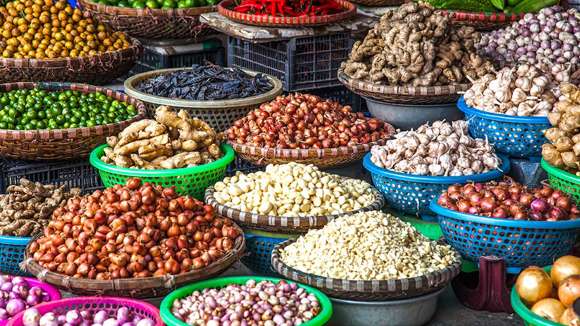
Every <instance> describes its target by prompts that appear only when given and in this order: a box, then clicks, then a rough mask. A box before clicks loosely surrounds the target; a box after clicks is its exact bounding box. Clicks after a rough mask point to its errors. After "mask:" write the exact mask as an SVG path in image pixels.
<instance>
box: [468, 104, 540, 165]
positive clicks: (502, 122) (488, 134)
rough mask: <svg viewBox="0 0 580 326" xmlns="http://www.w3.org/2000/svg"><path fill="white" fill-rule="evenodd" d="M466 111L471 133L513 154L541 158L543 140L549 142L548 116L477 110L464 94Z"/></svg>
mask: <svg viewBox="0 0 580 326" xmlns="http://www.w3.org/2000/svg"><path fill="white" fill-rule="evenodd" d="M457 107H458V108H459V110H461V111H463V113H465V118H466V120H467V122H468V127H467V128H468V130H469V134H470V135H471V136H473V137H475V138H487V139H488V140H489V142H490V143H491V144H492V145H493V146H494V148H495V149H496V150H497V151H498V152H500V153H504V154H506V155H508V156H510V157H517V158H538V160H539V158H540V156H541V154H542V144H544V143H545V142H546V137H544V133H543V131H544V130H546V129H548V128H550V127H551V126H550V122H549V121H548V118H547V117H519V116H511V115H507V114H497V113H491V112H486V111H482V110H477V109H475V108H472V107H470V106H468V105H467V104H466V103H465V99H464V98H463V96H462V97H461V98H459V101H457Z"/></svg>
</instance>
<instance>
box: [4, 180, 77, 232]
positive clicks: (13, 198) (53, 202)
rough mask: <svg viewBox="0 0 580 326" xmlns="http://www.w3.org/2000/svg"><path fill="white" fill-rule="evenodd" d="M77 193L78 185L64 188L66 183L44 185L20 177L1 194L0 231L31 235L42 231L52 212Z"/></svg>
mask: <svg viewBox="0 0 580 326" xmlns="http://www.w3.org/2000/svg"><path fill="white" fill-rule="evenodd" d="M79 194H80V189H78V188H73V189H71V190H70V191H66V189H65V186H55V185H43V184H40V183H38V182H36V183H34V182H31V181H29V180H27V179H20V183H19V184H17V185H10V186H8V187H7V188H6V194H2V195H0V235H8V236H16V237H32V236H36V235H40V234H42V231H43V229H44V227H45V226H46V225H47V224H48V222H49V220H50V217H51V215H52V212H53V211H54V210H55V209H56V208H57V207H60V206H62V205H64V204H65V203H66V201H67V200H68V199H69V198H71V197H74V196H78V195H79Z"/></svg>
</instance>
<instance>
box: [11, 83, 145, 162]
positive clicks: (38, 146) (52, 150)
mask: <svg viewBox="0 0 580 326" xmlns="http://www.w3.org/2000/svg"><path fill="white" fill-rule="evenodd" d="M33 88H40V89H45V90H51V91H58V90H67V89H70V90H75V91H80V92H83V93H94V92H100V93H103V94H105V95H106V96H109V97H112V98H114V99H116V100H119V101H122V102H126V103H129V104H132V105H134V106H135V108H137V110H138V114H137V115H136V116H134V117H133V118H131V119H129V120H125V121H121V122H117V123H110V124H107V125H99V126H94V127H84V128H69V129H42V130H6V129H0V155H2V156H4V157H8V158H12V159H22V160H66V159H74V158H81V157H88V156H89V154H90V152H91V150H92V149H93V148H95V147H97V146H98V145H100V144H102V143H104V142H105V141H106V138H107V137H108V136H112V135H117V134H118V133H119V132H121V131H122V130H123V129H125V127H127V126H129V125H130V124H131V123H133V122H135V121H138V120H141V119H143V118H144V117H145V106H144V105H143V103H141V102H140V101H137V100H135V99H132V98H130V97H128V96H127V95H125V94H123V93H119V92H115V91H113V90H111V89H108V88H102V87H97V86H91V85H84V84H69V83H11V84H2V85H0V92H7V91H10V90H14V89H33Z"/></svg>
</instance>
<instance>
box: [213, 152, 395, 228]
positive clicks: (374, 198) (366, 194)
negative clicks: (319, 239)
mask: <svg viewBox="0 0 580 326" xmlns="http://www.w3.org/2000/svg"><path fill="white" fill-rule="evenodd" d="M205 200H206V202H207V203H208V204H209V205H211V206H212V207H214V208H215V209H216V211H217V212H218V213H219V214H220V215H223V216H227V217H229V218H231V219H233V220H235V221H237V222H239V223H240V224H241V225H242V226H245V227H250V228H255V229H261V230H264V231H273V232H289V233H297V232H304V231H306V230H308V229H311V228H320V227H322V226H324V225H326V224H327V223H328V221H330V220H332V219H334V218H336V217H337V216H340V215H345V214H353V213H356V212H360V211H368V210H376V209H380V208H381V207H382V206H383V203H384V202H383V198H382V196H381V194H380V193H379V192H378V191H376V190H375V189H374V188H373V187H372V186H371V185H370V184H368V183H366V182H364V181H362V180H356V179H350V178H344V177H340V176H338V175H334V174H330V173H326V172H323V171H320V170H319V169H318V168H317V167H316V166H314V165H304V164H298V163H287V164H281V165H268V166H267V167H266V170H265V171H258V172H254V173H250V174H241V173H238V174H236V175H235V176H233V177H226V178H224V180H223V181H220V182H218V183H216V184H215V185H214V186H213V187H210V188H208V190H207V191H206V194H205Z"/></svg>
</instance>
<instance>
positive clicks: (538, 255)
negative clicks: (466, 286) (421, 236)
mask: <svg viewBox="0 0 580 326" xmlns="http://www.w3.org/2000/svg"><path fill="white" fill-rule="evenodd" d="M430 207H431V210H432V211H433V212H435V213H436V214H437V219H438V220H439V225H440V226H441V230H442V231H443V236H444V237H445V240H446V241H447V243H449V244H450V245H451V246H452V247H453V248H455V249H456V250H457V251H459V253H460V254H461V256H463V258H464V259H467V260H470V261H473V262H477V261H478V260H479V258H480V257H482V256H497V257H501V258H503V259H504V261H505V263H506V266H507V270H508V273H519V272H520V271H521V269H522V268H526V267H528V266H530V265H534V266H547V265H550V264H552V263H553V262H554V259H556V258H558V257H561V256H564V255H566V254H568V253H570V251H571V250H572V248H573V247H574V244H575V242H576V238H577V236H578V234H580V219H578V220H569V221H558V222H541V221H515V220H509V219H500V218H491V217H485V216H477V215H471V214H465V213H460V212H456V211H452V210H450V209H447V208H444V207H442V206H440V205H438V204H437V199H434V200H433V201H432V202H431V205H430Z"/></svg>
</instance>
